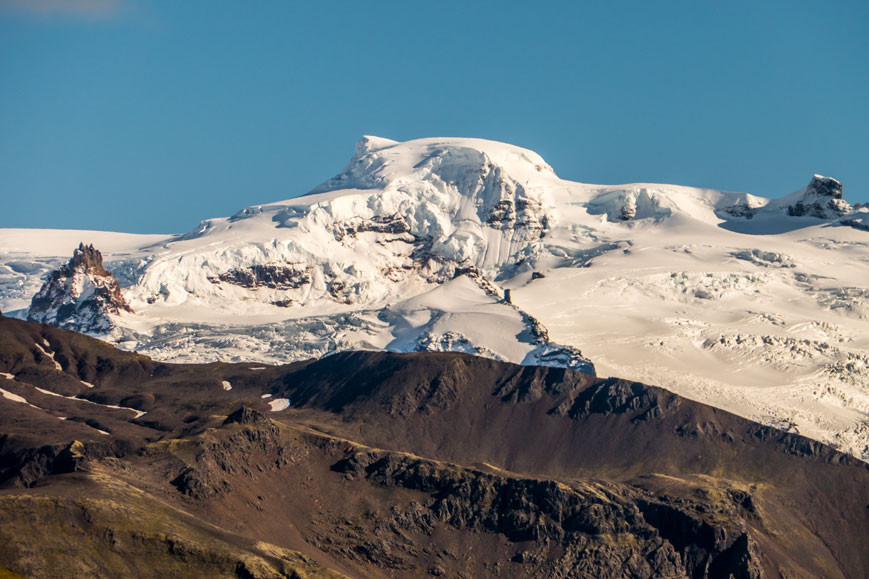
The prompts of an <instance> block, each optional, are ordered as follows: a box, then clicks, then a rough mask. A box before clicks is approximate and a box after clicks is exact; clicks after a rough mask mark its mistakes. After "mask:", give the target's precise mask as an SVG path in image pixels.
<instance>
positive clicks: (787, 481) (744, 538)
mask: <svg viewBox="0 0 869 579" xmlns="http://www.w3.org/2000/svg"><path fill="white" fill-rule="evenodd" d="M0 394H2V396H0V480H2V486H0V503H2V508H0V576H3V573H4V572H7V571H8V572H9V573H12V574H13V575H12V576H15V575H14V574H18V575H21V576H40V577H90V576H101V577H127V576H140V577H158V576H176V577H183V576H190V577H199V576H209V577H317V576H340V575H345V576H354V577H407V576H445V577H484V576H488V577H541V576H547V577H731V576H732V577H763V576H765V577H778V576H782V577H818V576H825V577H864V576H866V575H867V573H869V554H867V552H866V549H865V537H866V536H869V468H867V465H866V464H865V463H862V462H860V461H857V460H856V459H853V458H850V457H848V456H846V455H843V454H840V453H838V452H836V451H835V450H833V449H831V448H829V447H827V446H824V445H822V444H820V443H818V442H814V441H811V440H809V439H806V438H803V437H801V436H799V435H796V434H792V433H786V432H782V431H779V430H776V429H773V428H769V427H765V426H761V425H759V424H756V423H753V422H751V421H748V420H745V419H742V418H739V417H737V416H734V415H731V414H728V413H727V412H724V411H721V410H718V409H715V408H711V407H708V406H704V405H702V404H698V403H695V402H692V401H689V400H686V399H683V398H680V397H679V396H676V395H675V394H672V393H670V392H667V391H664V390H661V389H658V388H655V387H651V386H645V385H643V384H638V383H633V382H626V381H622V380H616V379H606V380H604V379H597V378H594V377H593V376H589V375H588V374H583V373H580V372H576V371H571V370H568V369H561V368H545V367H528V366H516V365H512V364H506V363H501V362H497V361H493V360H489V359H485V358H479V357H474V356H469V355H464V354H448V353H417V354H387V353H373V352H349V353H340V354H335V355H332V356H328V357H325V358H322V359H320V360H317V361H309V362H301V363H296V364H291V365H287V366H277V367H269V366H264V365H255V364H222V363H217V364H208V365H172V364H162V363H157V362H154V361H153V360H150V359H149V358H147V357H144V356H140V355H136V354H133V353H128V352H122V351H119V350H116V349H114V348H112V347H110V346H109V345H107V344H105V343H103V342H100V341H98V340H94V339H92V338H89V337H86V336H83V335H81V334H75V333H72V332H67V331H64V330H60V329H57V328H54V327H51V326H46V325H41V324H35V323H29V322H23V321H19V320H12V319H6V318H2V319H0ZM263 396H267V397H265V398H264V397H263ZM283 399H286V400H287V403H291V404H290V406H289V408H286V409H284V410H280V411H272V407H275V408H281V407H284V406H286V404H287V403H283V404H281V401H282V400H283ZM270 403H272V404H270Z"/></svg>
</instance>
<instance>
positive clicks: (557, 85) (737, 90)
mask: <svg viewBox="0 0 869 579" xmlns="http://www.w3.org/2000/svg"><path fill="white" fill-rule="evenodd" d="M867 28H869V3H867V2H865V0H856V1H850V0H837V1H835V2H829V1H827V2H821V1H818V2H803V1H799V0H791V1H777V0H770V1H764V2H756V1H755V2H744V1H741V0H730V1H727V2H724V1H720V0H715V1H704V0H691V1H662V2H647V1H642V2H641V1H618V0H610V1H600V2H598V1H593V2H579V1H572V2H539V3H536V4H535V5H533V6H532V4H531V3H529V2H513V1H508V0H502V1H501V2H470V1H469V0H464V1H452V0H442V1H439V2H427V3H416V2H397V1H396V2H358V1H356V2H327V1H322V2H301V1H294V0H281V1H274V2H267V1H260V2H246V3H241V2H229V1H227V2H214V1H213V0H211V1H196V0H184V1H183V2H177V1H169V0H166V1H162V2H146V1H143V0H142V1H139V0H80V1H79V2H72V3H71V2H69V1H67V0H31V1H30V2H27V1H26V0H0V198H2V203H0V227H58V228H75V229H78V228H83V229H84V228H90V229H109V230H116V231H131V232H166V233H168V232H180V231H187V230H189V229H192V228H193V227H194V226H195V225H196V224H197V223H198V222H199V220H200V219H204V218H208V217H216V216H222V215H229V214H232V213H234V212H235V211H237V210H238V209H240V208H242V207H244V206H246V205H251V204H255V203H265V202H269V201H274V200H278V199H284V198H287V197H292V196H295V195H299V194H303V193H305V192H307V191H308V190H309V189H311V188H312V187H314V186H315V185H317V184H318V183H320V182H321V181H324V180H326V179H327V178H329V177H331V176H332V175H334V174H335V173H337V172H338V171H340V170H341V168H342V167H343V166H344V164H345V163H346V161H347V159H348V158H349V157H350V154H351V153H352V149H353V144H354V143H355V141H356V140H357V139H358V138H359V137H360V136H361V135H363V134H374V135H379V136H383V137H389V138H392V139H397V140H406V139H413V138H419V137H431V136H472V137H481V138H488V139H495V140H501V141H506V142H510V143H513V144H516V145H520V146H524V147H527V148H530V149H533V150H535V151H537V152H538V153H540V154H541V155H542V156H543V157H544V158H545V159H546V160H547V161H548V162H549V163H550V164H551V165H552V166H553V167H554V168H555V170H556V172H557V173H558V174H559V175H560V176H561V177H563V178H566V179H572V180H577V181H584V182H591V183H624V182H633V181H652V182H665V183H678V184H682V185H695V186H704V187H713V188H719V189H727V190H735V191H746V192H750V193H754V194H758V195H764V196H780V195H784V194H786V193H789V192H791V191H793V190H795V189H798V188H799V187H801V186H802V185H804V184H805V183H806V182H808V180H809V179H810V177H811V175H812V173H815V172H818V173H822V174H826V175H830V176H834V177H836V178H838V179H840V180H841V181H843V183H844V187H845V197H846V198H847V199H849V200H850V201H852V202H855V201H869V35H867V34H866V33H865V31H866V29H867Z"/></svg>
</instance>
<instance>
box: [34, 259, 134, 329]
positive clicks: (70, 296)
mask: <svg viewBox="0 0 869 579" xmlns="http://www.w3.org/2000/svg"><path fill="white" fill-rule="evenodd" d="M122 311H125V312H132V311H133V310H132V309H131V308H130V306H129V305H128V304H127V302H126V300H125V299H124V296H123V295H121V288H120V286H119V285H118V281H117V280H116V279H115V278H114V276H112V274H111V273H109V272H108V271H106V269H105V268H104V267H103V256H102V254H101V253H100V252H99V250H97V249H96V248H94V246H93V245H85V244H84V243H81V244H79V246H78V248H76V250H75V252H73V256H72V259H70V260H69V263H67V264H66V265H64V266H63V267H62V268H60V269H58V270H55V271H53V272H52V273H51V274H50V275H49V277H48V279H47V280H46V282H45V283H44V284H43V285H42V288H41V289H40V290H39V292H38V293H37V294H36V295H35V296H34V297H33V300H32V301H31V304H30V310H29V311H28V313H27V319H28V320H30V321H33V322H40V323H43V324H51V325H52V326H57V327H60V328H64V329H67V330H74V331H77V332H83V333H87V334H105V333H107V332H109V331H110V330H111V329H112V328H114V327H115V323H114V321H113V320H112V319H111V316H112V315H117V314H119V313H121V312H122Z"/></svg>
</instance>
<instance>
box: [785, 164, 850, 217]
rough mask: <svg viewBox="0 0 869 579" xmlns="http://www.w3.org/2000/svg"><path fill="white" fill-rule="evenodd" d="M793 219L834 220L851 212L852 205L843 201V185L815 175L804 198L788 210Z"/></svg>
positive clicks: (829, 178)
mask: <svg viewBox="0 0 869 579" xmlns="http://www.w3.org/2000/svg"><path fill="white" fill-rule="evenodd" d="M787 212H788V215H791V216H793V217H803V216H808V217H817V218H819V219H833V218H836V217H842V216H843V215H846V214H848V213H850V212H851V205H850V204H849V203H848V202H847V201H845V200H844V199H842V183H840V182H839V181H837V180H835V179H833V178H831V177H824V176H822V175H814V176H813V177H812V180H811V181H810V182H809V184H808V185H806V190H805V193H804V194H803V197H802V198H801V199H799V200H798V201H797V202H796V203H794V204H793V205H789V206H788V208H787Z"/></svg>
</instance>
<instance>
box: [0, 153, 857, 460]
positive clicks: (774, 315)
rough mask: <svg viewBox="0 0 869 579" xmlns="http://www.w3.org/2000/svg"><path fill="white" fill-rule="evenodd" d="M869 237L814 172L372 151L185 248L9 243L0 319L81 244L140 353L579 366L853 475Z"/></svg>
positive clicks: (0, 275) (218, 224) (31, 235)
mask: <svg viewBox="0 0 869 579" xmlns="http://www.w3.org/2000/svg"><path fill="white" fill-rule="evenodd" d="M867 223H869V213H867V209H866V208H853V207H851V206H850V205H849V204H848V203H847V202H846V201H844V200H843V199H842V195H841V184H839V183H838V181H835V180H834V179H830V178H826V177H821V176H815V177H813V178H812V179H811V181H810V182H809V184H808V185H807V186H806V187H805V188H803V189H801V190H799V191H797V192H795V193H792V194H790V195H785V196H782V197H778V198H767V197H761V196H755V195H748V194H740V193H728V192H723V191H717V190H710V189H696V188H689V187H679V186H673V185H660V184H630V185H619V186H600V185H589V184H582V183H574V182H570V181H564V180H561V179H559V178H558V176H557V175H556V174H555V172H554V171H553V170H552V168H551V167H549V165H547V164H546V162H545V161H544V160H543V159H541V158H540V156H539V155H537V154H536V153H533V152H532V151H528V150H526V149H521V148H519V147H514V146H511V145H506V144H502V143H495V142H491V141H484V140H478V139H421V140H416V141H409V142H405V143H397V142H394V141H389V140H386V139H380V138H375V137H365V138H363V139H362V140H361V141H360V142H359V143H358V144H357V146H356V150H355V152H354V155H353V157H352V158H351V160H350V162H349V163H348V164H347V166H346V167H345V168H344V170H343V171H342V172H341V173H339V174H338V175H337V176H336V177H334V178H332V179H330V180H328V181H326V182H325V183H323V184H322V185H320V186H319V187H317V188H315V189H314V190H313V191H312V192H311V193H309V194H307V195H305V196H302V197H295V198H291V199H288V200H285V201H279V202H275V203H269V204H265V205H255V206H251V207H248V208H245V209H243V210H241V211H239V212H238V213H236V214H235V215H233V216H231V217H224V218H215V219H208V220H206V221H203V222H202V223H201V224H200V226H199V227H198V228H196V229H195V230H194V231H192V232H190V233H188V234H185V235H179V236H174V237H170V238H164V239H160V238H155V237H154V236H147V237H145V236H127V235H124V234H99V235H98V236H91V235H90V234H85V233H83V232H82V233H81V234H78V235H79V237H78V238H76V237H75V235H74V234H69V233H66V232H64V233H56V234H55V233H47V232H27V231H24V230H2V231H0V263H2V264H3V265H2V266H0V270H3V271H0V297H2V299H0V309H2V310H3V311H4V312H8V311H9V310H15V309H19V310H22V312H21V313H23V309H24V308H26V307H27V305H28V303H29V297H30V296H32V295H33V294H35V293H36V291H37V290H38V289H39V286H40V284H41V282H42V280H41V277H42V276H44V275H46V273H47V272H48V271H50V270H51V269H52V268H54V267H56V266H57V265H59V264H60V263H62V262H61V261H60V260H61V259H63V258H62V256H68V255H69V252H70V250H71V247H73V246H74V245H75V244H78V242H79V241H85V242H93V243H94V244H95V245H96V247H97V248H99V249H100V250H102V251H103V252H104V253H105V254H106V256H107V268H108V269H109V270H110V271H111V272H112V273H113V274H114V275H115V277H116V278H117V279H118V280H119V281H120V283H121V286H122V287H123V293H124V297H125V298H126V299H127V301H128V302H129V304H130V305H131V306H132V309H133V310H135V312H136V313H135V314H132V313H128V312H120V313H119V314H109V317H110V318H111V321H112V323H113V324H114V325H115V328H114V329H113V330H112V331H111V333H110V334H109V335H108V336H107V337H109V338H110V339H112V340H114V341H116V342H119V343H121V344H122V345H123V346H125V347H127V348H131V349H132V348H135V349H137V350H139V351H142V352H144V353H147V354H148V355H150V356H153V357H155V358H159V359H165V360H177V361H204V360H214V359H224V360H261V361H269V362H285V361H290V360H295V359H299V358H306V357H310V356H319V355H323V354H326V353H328V352H332V351H336V350H341V349H350V348H357V349H358V348H366V349H386V350H392V351H409V350H453V351H465V352H472V353H477V354H480V355H484V356H489V357H493V358H497V359H501V360H508V361H513V362H518V363H525V364H541V363H542V364H548V365H556V366H557V365H564V366H571V367H576V368H580V369H584V370H585V371H593V369H592V366H591V363H594V365H595V366H596V367H597V371H598V373H599V374H602V375H619V376H622V377H625V378H630V379H636V380H642V381H645V382H648V383H652V384H658V385H661V386H664V387H666V388H669V389H671V390H674V391H676V392H678V393H680V394H682V395H684V396H687V397H689V398H693V399H697V400H700V401H703V402H706V403H710V404H713V405H716V406H719V407H722V408H725V409H727V410H730V411H733V412H736V413H738V414H741V415H744V416H748V417H750V418H754V419H759V420H761V421H764V422H767V423H772V424H776V425H779V426H781V427H784V428H796V429H798V430H799V431H800V432H801V433H803V434H806V435H808V436H813V437H815V438H818V439H820V440H824V441H826V442H832V443H833V444H837V445H838V446H839V447H840V448H842V449H844V450H847V451H849V452H852V453H854V454H856V455H858V456H863V457H864V458H869V446H867V443H869V426H867V413H869V358H867V355H866V353H865V352H866V351H867V346H869V322H867V315H869V289H867V287H866V285H867V281H869V233H867V231H866V229H867ZM70 236H72V237H73V238H74V239H75V242H74V244H72V243H69V240H70ZM36 237H39V238H40V239H39V240H37V239H36ZM97 237H99V239H98V238H97ZM580 349H581V350H582V353H583V354H585V355H586V356H588V358H586V357H584V356H583V355H581V354H580V352H579V350H580ZM589 360H590V362H589Z"/></svg>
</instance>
